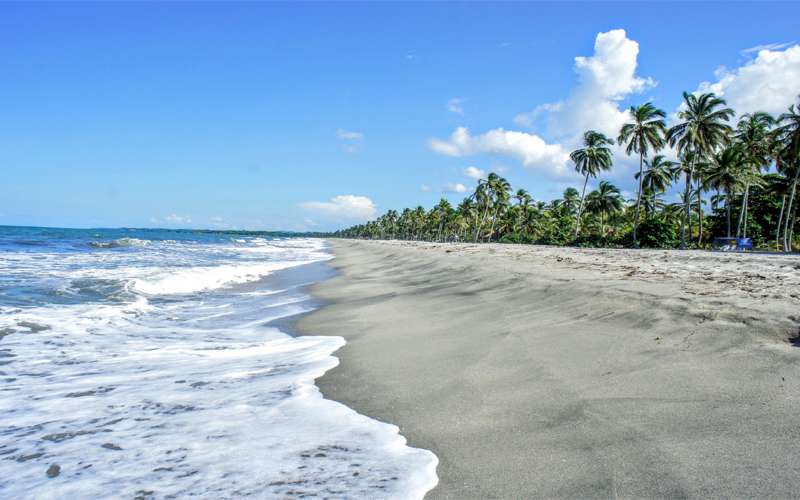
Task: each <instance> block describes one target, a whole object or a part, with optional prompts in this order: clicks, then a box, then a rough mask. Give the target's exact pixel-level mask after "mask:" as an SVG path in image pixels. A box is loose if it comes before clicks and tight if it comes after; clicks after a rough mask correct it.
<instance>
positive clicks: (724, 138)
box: [667, 92, 734, 249]
mask: <svg viewBox="0 0 800 500" xmlns="http://www.w3.org/2000/svg"><path fill="white" fill-rule="evenodd" d="M725 105H726V102H725V100H724V99H722V98H719V97H717V96H716V95H714V94H713V93H710V92H709V93H705V94H700V95H694V94H690V93H688V92H684V93H683V109H681V111H679V112H678V119H680V120H682V121H681V123H679V124H677V125H675V126H674V127H672V128H670V129H669V130H668V131H667V141H668V142H669V144H670V146H673V147H677V149H678V153H679V154H680V155H681V156H682V157H684V158H689V156H686V155H685V153H690V152H691V153H693V154H694V155H696V156H695V157H696V158H697V157H701V158H702V157H710V156H711V155H713V154H714V153H715V151H716V150H717V148H719V147H720V146H721V145H723V144H726V143H727V142H728V135H729V134H730V133H731V127H730V125H728V124H727V123H725V122H727V121H728V120H730V119H731V117H732V116H733V114H734V112H733V110H732V109H730V108H728V107H725ZM692 168H693V165H692V163H690V164H689V165H688V166H687V168H686V187H685V193H684V195H685V200H686V206H685V207H684V213H685V217H686V221H687V222H686V223H687V224H688V223H689V218H690V206H689V204H690V196H689V191H690V189H691V183H692ZM681 248H682V249H685V248H686V224H684V225H682V226H681Z"/></svg>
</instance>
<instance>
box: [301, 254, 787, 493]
mask: <svg viewBox="0 0 800 500" xmlns="http://www.w3.org/2000/svg"><path fill="white" fill-rule="evenodd" d="M331 244H332V246H333V248H334V252H335V254H336V259H335V260H334V261H332V263H331V265H333V266H334V267H335V268H336V269H337V270H338V271H339V275H338V276H337V277H335V278H333V279H331V280H329V281H326V282H324V283H321V284H319V285H317V286H315V287H314V289H313V291H314V293H315V294H316V295H317V296H318V297H319V298H321V299H322V300H324V301H326V302H327V305H326V306H325V307H323V308H322V309H319V310H317V311H315V312H314V313H312V314H310V315H308V316H305V317H303V318H302V319H301V320H300V321H299V322H298V324H297V327H298V328H299V329H300V331H302V332H305V333H307V334H311V335H340V336H342V337H344V338H345V339H347V345H345V346H344V347H343V348H342V349H340V350H339V351H338V352H337V353H336V355H337V356H338V357H339V358H340V360H341V363H340V365H339V366H338V367H337V368H335V369H333V370H331V371H330V372H328V373H327V374H326V375H325V376H324V377H322V378H321V379H319V380H318V381H317V384H318V385H319V387H320V388H321V389H322V391H323V393H324V394H325V396H326V397H328V398H331V399H335V400H337V401H341V402H343V403H344V404H346V405H348V406H350V407H351V408H353V409H355V410H357V411H358V412H360V413H364V414H366V415H369V416H371V417H374V418H377V419H379V420H383V421H386V422H390V423H393V424H396V425H398V426H400V428H401V433H402V434H403V435H404V436H406V437H407V438H408V440H409V444H410V445H412V446H415V447H421V448H426V449H430V450H432V451H433V452H434V453H436V455H437V456H438V457H439V460H440V464H439V468H438V475H439V479H440V482H439V486H438V487H436V488H435V489H434V490H432V491H431V492H430V493H429V494H428V496H427V497H426V498H452V499H465V498H553V497H557V498H601V497H628V498H631V497H648V498H654V497H669V498H681V497H702V498H708V497H759V498H767V497H772V498H787V497H796V496H797V495H798V491H800V421H799V420H798V419H799V418H800V347H798V346H800V340H798V338H797V336H798V325H799V324H800V258H798V257H797V256H760V255H731V254H717V253H709V252H677V251H655V250H654V251H635V250H581V249H565V248H554V247H531V246H511V245H468V244H463V245H453V244H447V245H442V244H423V243H407V242H406V243H401V242H361V241H343V240H332V241H331Z"/></svg>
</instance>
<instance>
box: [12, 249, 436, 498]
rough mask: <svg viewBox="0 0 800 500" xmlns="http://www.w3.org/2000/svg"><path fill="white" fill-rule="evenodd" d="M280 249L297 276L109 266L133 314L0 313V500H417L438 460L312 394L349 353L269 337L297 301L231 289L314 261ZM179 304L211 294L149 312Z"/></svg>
mask: <svg viewBox="0 0 800 500" xmlns="http://www.w3.org/2000/svg"><path fill="white" fill-rule="evenodd" d="M279 245H281V246H282V247H283V248H285V249H286V251H287V252H297V253H296V254H295V256H294V258H296V259H297V260H292V261H289V260H283V259H287V258H289V257H287V255H288V254H287V253H280V252H278V253H276V256H275V258H276V259H281V260H277V261H271V262H261V263H253V262H244V263H242V262H237V263H235V264H223V265H221V266H218V267H221V268H223V269H222V270H219V271H214V272H210V269H209V268H211V267H212V266H208V265H203V266H196V267H195V268H194V269H192V268H188V267H186V264H187V263H188V261H189V258H188V257H186V256H184V257H182V260H181V265H183V266H184V268H180V269H177V270H168V269H165V268H164V267H163V262H162V261H161V260H157V261H158V262H160V264H159V265H160V266H161V267H158V268H148V267H146V266H140V265H136V266H130V267H126V266H123V265H119V264H121V263H122V261H118V260H113V259H117V257H111V259H112V260H111V261H110V262H113V263H114V264H115V266H116V267H114V266H109V267H108V268H107V269H105V270H104V271H103V273H104V274H103V275H104V276H107V277H111V276H116V278H117V279H120V280H130V279H133V280H134V281H132V282H135V280H139V281H138V284H144V290H143V289H141V288H140V287H139V286H134V287H133V288H132V291H133V292H135V293H137V294H139V295H136V296H134V298H133V299H132V300H131V301H130V302H127V303H120V304H91V303H82V304H73V305H51V306H43V307H36V308H25V309H19V308H2V309H0V329H1V328H4V327H8V328H10V329H11V330H13V333H11V334H9V335H7V336H6V337H4V338H3V340H2V344H0V347H2V349H3V352H8V353H9V354H11V356H12V357H8V358H0V361H10V362H9V363H8V364H6V365H4V366H1V367H0V371H2V372H3V378H2V380H4V385H3V386H2V394H0V492H2V493H0V496H2V497H4V498H23V499H24V498H37V499H38V498H67V497H70V496H72V497H76V498H107V497H122V498H126V497H127V498H131V497H136V496H143V497H148V495H150V496H152V497H155V498H164V497H167V496H180V497H187V496H200V497H203V498H233V497H240V496H246V495H253V496H255V497H257V498H285V497H288V496H291V495H298V496H299V495H300V494H303V493H305V494H307V495H317V496H320V497H339V498H341V497H359V498H422V497H423V496H424V494H425V492H427V491H428V490H430V489H431V488H433V487H434V486H435V485H436V482H437V477H436V465H437V459H436V457H435V455H433V454H432V453H431V452H429V451H426V450H420V449H415V448H410V447H408V446H407V444H406V441H405V439H404V438H403V437H402V436H400V435H399V433H398V428H397V427H395V426H393V425H390V424H385V423H381V422H378V421H375V420H372V419H370V418H368V417H366V416H363V415H360V414H358V413H356V412H355V411H353V410H351V409H350V408H348V407H346V406H344V405H342V404H340V403H337V402H334V401H329V400H326V399H324V398H323V397H322V396H321V394H320V393H319V390H318V389H317V387H316V386H315V385H314V379H315V378H317V377H319V376H321V375H322V374H323V373H325V371H326V370H329V369H330V368H332V367H334V366H335V365H336V364H337V363H338V360H337V359H336V358H335V357H333V356H332V353H333V352H334V351H335V350H336V349H338V348H340V347H341V346H342V345H343V344H344V340H343V339H342V338H339V337H296V338H294V337H290V336H288V335H286V334H284V333H282V332H280V331H279V330H277V329H275V328H271V327H268V326H264V324H265V322H267V321H270V320H272V319H277V318H280V317H285V316H289V315H292V314H295V313H297V312H300V311H303V310H307V309H308V308H309V305H308V304H307V303H305V302H304V301H303V300H302V299H303V298H304V296H303V295H302V293H301V292H299V291H298V290H297V289H296V288H292V287H289V288H286V289H281V290H258V291H257V292H265V293H264V294H261V293H253V291H252V290H250V289H248V290H242V291H237V290H236V289H231V288H226V287H225V285H226V284H232V283H241V282H242V281H236V280H240V279H245V280H251V277H254V276H263V275H264V274H259V273H263V272H266V273H270V272H274V271H275V270H277V269H279V268H281V269H285V267H280V266H288V265H299V264H301V263H303V262H307V261H308V260H312V258H309V257H308V256H309V255H310V254H311V253H312V252H313V253H314V255H315V257H317V256H318V255H316V253H317V252H320V251H321V250H320V248H321V247H320V246H319V244H318V243H314V244H308V243H302V242H301V243H295V244H294V246H292V242H280V244H279ZM302 245H306V247H305V248H299V247H300V246H302ZM154 246H155V245H150V246H148V247H147V248H146V249H143V250H142V251H146V252H151V251H154V250H153V247H154ZM214 251H217V250H214ZM221 252H223V254H224V252H227V250H225V251H221ZM304 252H305V253H304ZM198 258H199V257H198ZM322 258H328V256H327V255H326V254H324V252H323V253H322ZM304 259H305V260H304ZM255 266H261V267H258V268H256V267H255ZM275 266H278V267H275ZM32 267H35V266H32ZM198 268H200V269H202V271H199V272H198ZM115 269H116V272H117V273H118V274H117V275H114V272H115ZM243 270H246V271H245V272H242V271H243ZM72 271H74V272H79V273H85V272H86V270H85V268H80V269H73V270H72ZM72 271H68V270H67V269H66V268H65V269H63V270H59V271H58V272H59V273H63V275H64V276H67V275H68V273H69V272H72ZM206 271H209V272H208V273H207V272H206ZM190 273H191V274H190ZM59 276H61V274H59ZM132 276H137V277H135V278H131V277H132ZM198 276H201V277H200V278H198ZM253 279H257V278H253ZM232 280H233V281H232ZM187 283H189V284H187ZM199 285H202V287H201V288H198V286H199ZM148 286H150V288H149V289H148ZM209 286H210V287H211V288H207V287H209ZM259 286H261V285H260V284H259ZM176 290H181V291H176ZM186 290H192V291H197V290H217V291H216V292H215V293H214V294H206V295H198V296H186V297H177V299H179V300H176V298H172V299H169V300H168V301H162V300H156V299H152V300H148V298H147V297H148V296H150V295H161V294H175V293H186V292H185V291H186ZM267 292H269V293H267ZM20 323H22V324H25V325H29V326H30V325H36V327H35V328H29V327H25V328H23V327H21V326H20ZM54 464H58V466H59V467H60V474H59V475H58V476H57V477H54V478H48V477H47V475H46V473H45V472H46V470H47V469H48V468H49V467H51V466H52V465H54ZM148 492H152V493H148Z"/></svg>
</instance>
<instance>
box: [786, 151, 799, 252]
mask: <svg viewBox="0 0 800 500" xmlns="http://www.w3.org/2000/svg"><path fill="white" fill-rule="evenodd" d="M798 175H800V165H796V166H795V173H794V182H792V193H791V194H790V195H789V206H788V207H787V209H786V223H785V224H786V225H785V226H784V227H783V251H784V252H790V251H791V250H792V249H791V244H792V242H791V240H789V239H787V236H788V234H789V220H790V219H791V218H792V217H791V215H792V208H793V206H794V194H795V191H797V176H798Z"/></svg>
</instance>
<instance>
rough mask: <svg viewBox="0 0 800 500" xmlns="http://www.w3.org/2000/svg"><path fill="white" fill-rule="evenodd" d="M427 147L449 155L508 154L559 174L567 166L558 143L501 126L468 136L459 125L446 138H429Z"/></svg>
mask: <svg viewBox="0 0 800 500" xmlns="http://www.w3.org/2000/svg"><path fill="white" fill-rule="evenodd" d="M430 147H431V149H433V150H434V151H436V152H437V153H441V154H444V155H448V156H467V155H473V154H477V153H490V154H499V155H508V156H514V157H516V158H518V159H519V160H520V161H521V162H522V164H523V165H525V166H526V167H532V168H538V169H542V170H543V171H545V172H547V173H550V174H555V175H562V174H564V173H565V171H566V169H567V160H569V154H568V153H567V152H566V151H565V150H564V148H563V147H561V145H560V144H547V143H546V142H545V141H544V140H543V139H542V138H541V137H539V136H537V135H533V134H528V133H525V132H515V131H513V130H504V129H502V128H498V129H494V130H490V131H488V132H486V133H485V134H483V135H475V136H473V135H471V134H470V133H469V130H468V129H467V128H466V127H459V128H457V129H456V130H455V132H453V133H452V135H450V137H449V139H447V140H446V141H443V140H440V139H431V140H430Z"/></svg>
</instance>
